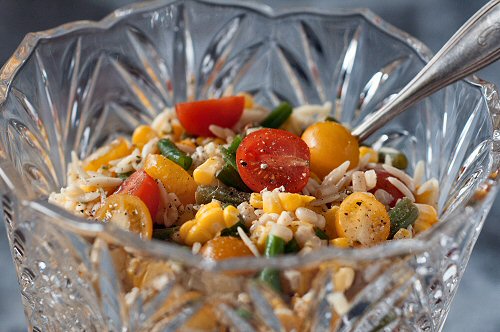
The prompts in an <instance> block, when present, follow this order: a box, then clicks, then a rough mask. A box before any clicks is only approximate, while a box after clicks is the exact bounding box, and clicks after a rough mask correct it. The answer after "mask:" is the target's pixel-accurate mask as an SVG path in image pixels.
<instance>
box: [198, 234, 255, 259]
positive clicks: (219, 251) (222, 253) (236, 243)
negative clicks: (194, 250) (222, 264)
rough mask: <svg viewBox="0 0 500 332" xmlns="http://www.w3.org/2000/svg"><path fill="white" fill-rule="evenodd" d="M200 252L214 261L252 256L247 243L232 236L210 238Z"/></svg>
mask: <svg viewBox="0 0 500 332" xmlns="http://www.w3.org/2000/svg"><path fill="white" fill-rule="evenodd" d="M200 253H201V254H202V255H203V256H205V257H206V258H208V259H211V260H214V261H220V260H224V259H228V258H235V257H243V256H252V252H251V251H250V249H248V247H247V246H246V245H245V243H244V242H243V241H242V240H241V239H238V238H236V237H232V236H220V237H216V238H213V239H211V240H209V241H208V242H207V243H205V244H204V245H203V247H202V248H201V251H200Z"/></svg>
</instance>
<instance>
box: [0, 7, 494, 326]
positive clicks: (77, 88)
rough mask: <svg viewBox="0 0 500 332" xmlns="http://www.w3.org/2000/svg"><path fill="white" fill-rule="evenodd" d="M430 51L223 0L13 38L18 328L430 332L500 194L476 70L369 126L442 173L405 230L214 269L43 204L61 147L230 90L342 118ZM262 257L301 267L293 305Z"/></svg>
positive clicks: (12, 233)
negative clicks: (367, 241)
mask: <svg viewBox="0 0 500 332" xmlns="http://www.w3.org/2000/svg"><path fill="white" fill-rule="evenodd" d="M429 56H430V53H429V51H428V50H427V48H426V47H425V46H424V45H422V44H421V43H420V42H419V41H417V40H415V39H413V38H412V37H410V36H408V35H407V34H405V33H403V32H401V31H399V30H397V29H395V28H393V27H391V26H390V25H388V24H387V23H385V22H383V21H382V20H381V19H380V18H378V17H377V16H375V15H373V14H372V13H370V12H369V11H366V10H355V11H338V12H329V13H325V12H316V11H315V10H314V9H308V10H307V11H305V12H300V13H299V12H281V13H275V12H273V11H272V10H271V9H269V8H267V7H264V6H258V5H252V4H241V3H236V2H235V3H234V4H227V3H226V4H222V3H213V2H212V3H208V2H204V1H168V0H164V1H152V2H147V3H143V4H137V5H133V6H130V7H126V8H124V9H120V10H118V11H116V12H114V13H113V14H111V15H110V16H108V17H106V18H105V19H104V20H102V21H101V22H97V23H95V22H76V23H70V24H66V25H63V26H61V27H58V28H55V29H52V30H48V31H45V32H40V33H33V34H29V35H28V36H26V38H25V39H24V41H23V42H22V44H21V45H20V46H19V48H18V49H17V51H16V52H15V54H14V55H13V56H12V57H11V58H10V59H9V61H8V62H7V63H6V64H5V65H4V67H3V69H2V71H1V73H0V104H1V106H0V125H1V130H0V188H1V211H2V212H1V213H2V217H3V219H4V220H5V222H6V225H7V232H8V237H9V241H10V245H11V250H12V255H13V259H14V263H15V266H16V270H17V275H18V280H19V284H20V289H21V294H22V300H23V304H24V308H25V312H26V317H27V320H28V323H29V326H30V330H33V331H58V330H60V331H82V330H85V331H104V330H110V331H124V330H127V331H147V330H148V331H149V330H156V331H173V330H175V329H179V330H182V331H189V330H198V331H199V330H211V329H212V330H215V329H218V328H219V329H224V328H228V327H230V328H231V329H232V330H234V331H253V330H258V331H264V330H265V331H268V330H269V331H270V330H273V331H279V330H283V329H284V328H289V327H290V324H295V327H296V329H297V330H300V331H307V330H311V331H332V330H339V331H374V330H377V329H382V328H383V329H385V330H395V331H417V330H423V331H439V330H440V329H441V328H442V326H443V324H444V321H445V318H446V315H447V313H448V311H449V309H450V303H451V300H452V298H453V295H454V294H455V292H456V289H457V285H458V282H459V280H460V278H461V276H462V274H463V272H464V269H465V266H466V264H467V261H468V259H469V257H470V254H471V250H472V248H473V246H474V243H475V241H476V239H477V237H478V234H479V231H480V229H481V226H482V223H483V221H484V219H485V217H486V215H487V213H488V211H489V209H490V207H491V204H492V202H493V198H494V195H495V192H496V189H497V187H496V182H495V180H494V177H493V176H491V174H492V173H494V172H496V170H497V169H498V165H499V152H500V148H499V138H500V135H499V132H498V128H499V120H498V117H499V114H500V113H499V109H500V108H499V101H498V93H497V90H496V89H495V88H494V87H493V86H492V85H491V84H488V83H486V82H483V81H480V80H478V79H475V78H470V79H469V80H467V81H461V82H458V83H456V84H454V85H452V86H450V87H448V88H446V89H445V90H443V91H441V92H439V93H437V94H435V95H433V96H431V97H429V98H427V99H426V100H424V101H423V102H421V103H419V104H418V105H416V106H415V107H413V108H412V109H411V110H409V111H407V112H406V113H404V114H403V115H402V116H399V117H397V118H395V119H394V120H393V121H392V122H391V123H389V124H387V125H386V126H385V127H384V128H383V129H382V130H380V131H379V132H378V133H377V134H375V135H374V136H373V138H372V142H375V144H377V145H378V146H382V145H383V146H392V147H395V148H398V149H401V150H403V151H405V153H406V154H407V156H408V158H409V160H410V167H409V172H410V174H411V173H412V172H413V169H414V166H415V164H416V163H417V161H419V160H423V161H424V162H425V164H426V174H425V175H426V178H431V177H436V178H437V179H438V180H439V182H440V186H441V191H440V198H439V210H440V214H441V218H442V220H441V222H440V223H439V224H438V225H437V226H436V227H434V228H433V229H432V230H430V231H428V232H426V233H424V234H422V235H421V236H419V237H417V238H415V239H411V240H404V241H395V242H388V243H386V244H384V245H380V246H378V247H375V248H370V249H345V250H342V249H333V248H327V249H324V250H320V251H316V252H313V253H311V254H308V255H306V256H287V257H282V258H275V259H263V258H246V259H236V260H230V261H224V262H220V263H213V262H209V261H204V260H202V259H201V258H200V257H199V256H196V255H193V254H191V253H190V252H189V251H188V250H186V249H185V248H182V247H179V246H175V245H170V244H165V243H162V242H158V241H151V242H145V241H142V240H140V239H139V238H138V237H136V236H135V235H134V234H131V233H127V232H124V231H121V230H119V229H116V228H114V227H113V226H112V225H103V224H98V223H94V222H91V221H86V220H82V219H79V218H77V217H74V216H73V215H71V214H70V213H68V212H66V211H64V210H63V209H61V208H58V207H56V206H52V205H50V204H49V203H47V195H48V194H49V193H50V192H52V191H58V190H59V188H60V187H62V186H64V185H65V179H66V167H67V163H68V161H69V159H70V153H71V151H73V150H74V151H76V153H77V154H78V155H79V157H81V158H83V157H85V156H87V155H88V154H89V153H90V152H92V151H93V150H94V149H95V148H96V147H98V146H99V145H101V144H103V142H106V141H107V140H108V139H109V138H110V137H113V136H115V135H117V134H122V133H126V134H129V133H131V131H132V130H133V129H134V127H136V126H137V125H138V124H140V123H145V122H148V121H150V120H151V119H152V118H153V117H154V116H155V115H157V114H158V113H159V112H161V111H162V110H163V109H164V108H165V107H171V106H172V105H174V104H175V103H176V102H178V101H184V100H186V99H187V100H193V99H201V98H210V97H219V96H222V95H227V94H233V93H236V92H238V91H248V92H250V93H252V94H254V95H255V98H256V100H257V102H259V103H261V104H263V105H265V106H268V107H271V106H273V105H276V104H277V103H278V102H279V101H281V100H288V101H290V102H291V103H293V104H294V105H300V104H305V103H324V102H326V101H331V102H332V103H333V105H334V106H333V109H334V114H333V115H334V116H336V117H337V118H338V119H340V120H341V121H342V122H343V123H345V124H347V125H350V126H354V125H356V124H358V123H359V122H360V121H362V119H363V118H364V117H365V116H366V115H367V114H369V113H371V112H373V111H374V110H375V109H377V107H379V106H380V105H382V104H383V103H385V102H387V100H389V99H390V98H391V96H393V95H394V94H395V93H397V92H398V91H399V90H400V89H401V88H402V87H403V86H404V85H405V84H406V83H407V82H408V81H409V80H410V79H411V78H412V77H413V76H414V75H415V74H416V73H417V72H418V71H419V69H420V68H422V66H423V65H424V63H425V62H426V61H427V60H428V59H429ZM478 188H483V189H486V191H483V193H484V192H486V195H475V194H474V193H475V191H476V189H478ZM478 197H480V198H478ZM125 251H126V252H127V253H128V259H130V258H131V257H135V258H139V259H138V260H137V259H136V262H139V265H140V264H146V263H148V264H149V265H148V266H149V268H148V274H147V275H141V274H140V273H139V272H140V268H141V266H139V267H137V266H136V268H137V269H136V271H135V272H136V273H135V276H136V277H142V278H144V279H148V278H149V279H151V280H153V281H152V282H149V285H152V286H151V287H146V286H145V287H143V288H141V289H137V290H136V291H133V292H132V293H130V294H128V295H126V292H127V291H129V288H130V285H129V284H128V282H127V280H125V279H124V278H123V270H124V269H125V268H126V264H125V262H124V261H123V257H124V255H123V253H124V252H125ZM120 258H122V259H120ZM136 265H137V264H136ZM341 265H342V266H350V267H352V268H353V269H354V270H355V272H356V273H355V281H354V286H353V287H352V288H351V289H350V290H349V291H347V293H346V298H347V305H344V306H342V305H339V302H338V301H335V299H336V298H338V296H337V295H338V294H337V293H336V285H335V283H334V278H333V275H334V273H335V271H336V269H337V268H338V266H341ZM129 266H130V264H129ZM265 267H272V268H276V269H280V270H283V271H285V270H299V271H301V273H304V274H308V275H309V277H310V279H311V286H310V287H311V290H310V294H309V295H308V296H307V297H306V299H305V300H303V301H302V302H301V303H299V304H297V301H295V302H294V303H293V304H292V303H291V302H292V301H290V299H285V298H282V297H280V296H278V295H277V294H276V293H273V292H271V291H270V290H269V289H267V288H265V287H264V286H263V285H261V284H259V283H258V282H255V278H253V277H252V276H253V274H252V273H250V272H251V271H254V272H257V271H260V270H262V269H263V268H265ZM241 270H245V271H246V273H236V272H235V271H241ZM138 271H139V272H138ZM157 275H159V277H158V278H154V277H155V276H157ZM151 280H149V281H151ZM143 281H144V280H143ZM144 283H145V284H147V282H146V281H144ZM242 303H243V304H242ZM242 305H243V306H244V307H245V308H246V309H247V310H248V312H246V314H242V312H241V310H240V309H241V308H240V307H241V306H242ZM277 307H279V308H280V310H272V308H274V309H276V308H277ZM283 315H285V317H294V319H289V320H287V319H285V320H284V319H283ZM286 315H290V316H286ZM200 317H201V318H200Z"/></svg>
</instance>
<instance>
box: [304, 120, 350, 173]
mask: <svg viewBox="0 0 500 332" xmlns="http://www.w3.org/2000/svg"><path fill="white" fill-rule="evenodd" d="M302 139H303V140H304V142H306V144H307V146H309V149H311V170H312V171H313V172H314V173H315V174H317V175H318V176H319V177H320V178H324V177H325V176H326V175H327V174H328V173H330V172H331V171H332V170H333V169H334V168H337V167H339V166H340V165H341V164H342V163H344V162H345V161H347V160H349V161H350V165H349V169H352V168H354V167H356V166H357V165H358V162H359V146H358V141H357V139H356V138H355V137H354V136H352V134H351V133H350V132H349V130H347V128H345V127H344V126H342V125H340V124H338V123H335V122H331V121H329V122H318V123H315V124H313V125H311V126H309V127H308V128H307V129H306V131H304V133H303V134H302Z"/></svg>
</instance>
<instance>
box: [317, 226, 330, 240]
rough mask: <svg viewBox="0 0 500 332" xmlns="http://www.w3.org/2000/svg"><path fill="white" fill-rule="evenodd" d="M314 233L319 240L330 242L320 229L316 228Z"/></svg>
mask: <svg viewBox="0 0 500 332" xmlns="http://www.w3.org/2000/svg"><path fill="white" fill-rule="evenodd" d="M314 232H315V233H316V236H317V237H319V238H320V239H321V240H330V238H329V237H328V235H327V234H326V233H325V232H324V231H322V230H321V229H319V228H316V229H315V231H314Z"/></svg>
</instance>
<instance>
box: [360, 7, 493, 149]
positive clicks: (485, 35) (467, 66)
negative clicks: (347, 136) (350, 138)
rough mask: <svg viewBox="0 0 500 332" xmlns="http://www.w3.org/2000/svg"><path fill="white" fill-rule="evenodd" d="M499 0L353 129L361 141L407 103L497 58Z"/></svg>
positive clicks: (474, 17)
mask: <svg viewBox="0 0 500 332" xmlns="http://www.w3.org/2000/svg"><path fill="white" fill-rule="evenodd" d="M499 4H500V0H492V1H490V2H488V3H487V4H486V5H485V6H484V7H483V8H481V9H480V10H479V11H478V12H477V13H476V14H474V16H472V17H471V18H470V19H469V20H468V21H467V22H466V23H465V24H464V25H463V26H462V27H461V28H460V29H459V30H458V31H457V32H456V33H455V34H454V35H453V37H451V39H450V40H449V41H448V42H447V43H446V44H445V45H444V46H443V47H442V48H441V50H439V52H438V53H437V54H436V55H435V56H434V57H433V58H432V59H431V60H430V61H429V63H428V64H427V65H426V66H425V67H424V68H423V69H422V70H421V71H420V72H419V73H418V74H417V76H415V78H414V79H413V80H411V81H410V83H408V84H407V85H406V86H405V87H404V88H403V89H402V90H401V91H400V92H399V93H398V94H397V95H396V97H395V98H394V99H393V100H391V101H390V102H389V103H387V104H386V105H384V106H383V107H382V108H380V109H379V110H377V111H376V112H374V113H372V114H371V115H370V116H368V117H366V118H365V119H364V121H363V122H362V123H361V124H360V125H358V126H357V127H356V128H354V130H353V131H352V133H353V135H354V136H356V137H358V140H359V141H360V142H362V141H364V140H365V139H367V138H368V137H369V136H370V135H371V134H373V133H374V132H375V131H377V130H378V129H380V128H381V127H382V126H383V125H384V124H385V123H387V122H388V121H390V120H391V119H393V118H394V117H395V116H396V115H398V114H400V113H402V112H403V111H405V110H406V109H408V108H409V107H410V106H412V105H414V104H415V103H417V102H418V101H420V100H422V99H423V98H425V97H427V96H429V95H431V94H433V93H434V92H436V91H438V90H440V89H442V88H444V87H446V86H448V85H450V84H452V83H454V82H456V81H458V80H460V79H462V78H464V77H466V76H468V75H470V74H472V73H474V72H476V71H478V70H479V69H481V68H483V67H485V66H487V65H489V64H490V63H492V62H494V61H496V60H497V59H498V58H500V5H499Z"/></svg>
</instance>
